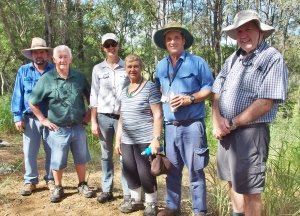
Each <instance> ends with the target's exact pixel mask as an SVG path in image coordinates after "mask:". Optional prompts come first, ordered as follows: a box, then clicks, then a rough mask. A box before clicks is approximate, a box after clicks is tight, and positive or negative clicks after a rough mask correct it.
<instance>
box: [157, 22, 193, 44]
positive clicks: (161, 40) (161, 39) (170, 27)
mask: <svg viewBox="0 0 300 216" xmlns="http://www.w3.org/2000/svg"><path fill="white" fill-rule="evenodd" d="M170 31H179V32H181V33H182V34H183V36H184V38H185V44H184V49H188V48H190V47H191V46H192V45H193V42H194V37H193V35H192V34H191V33H190V32H189V31H188V30H187V29H185V28H183V27H182V26H181V25H180V24H179V23H177V22H170V23H168V24H167V25H166V26H165V27H164V28H162V29H159V30H157V31H156V32H155V33H154V35H153V41H154V43H155V45H156V46H157V47H159V48H161V49H167V48H166V44H165V35H166V33H167V32H170Z"/></svg>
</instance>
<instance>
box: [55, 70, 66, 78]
mask: <svg viewBox="0 0 300 216" xmlns="http://www.w3.org/2000/svg"><path fill="white" fill-rule="evenodd" d="M56 71H57V73H58V75H59V76H60V77H61V78H63V79H67V78H68V75H69V69H66V70H60V69H57V68H56Z"/></svg>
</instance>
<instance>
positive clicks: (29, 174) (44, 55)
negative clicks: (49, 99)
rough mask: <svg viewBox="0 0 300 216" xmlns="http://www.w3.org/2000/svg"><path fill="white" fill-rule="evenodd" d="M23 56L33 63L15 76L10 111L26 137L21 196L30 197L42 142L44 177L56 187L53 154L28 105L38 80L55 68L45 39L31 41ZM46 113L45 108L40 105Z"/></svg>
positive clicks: (42, 129) (36, 178)
mask: <svg viewBox="0 0 300 216" xmlns="http://www.w3.org/2000/svg"><path fill="white" fill-rule="evenodd" d="M22 54H23V55H24V56H25V57H26V58H28V59H30V60H31V61H32V62H30V63H29V64H25V65H22V66H21V67H20V68H19V70H18V72H17V76H16V81H15V86H14V91H13V95H12V100H11V111H12V113H13V117H14V122H15V127H16V129H17V130H18V131H20V132H22V133H23V153H24V166H25V175H24V186H23V187H22V189H21V191H20V193H21V195H23V196H28V195H30V194H31V193H32V191H33V190H35V189H36V184H37V183H38V182H39V179H38V176H39V175H38V167H37V155H38V152H39V147H40V141H41V138H42V140H43V145H44V150H45V155H46V162H45V169H46V175H45V177H44V179H45V181H46V183H47V185H48V187H49V189H52V188H53V187H54V182H53V176H52V173H51V171H50V157H51V150H50V147H49V145H48V143H47V142H46V140H45V137H44V135H43V134H44V127H43V126H42V125H41V124H40V122H39V121H38V119H37V118H36V117H35V116H34V114H33V113H32V111H31V109H30V107H29V105H28V98H29V95H30V93H31V91H32V89H33V87H34V86H35V84H36V83H37V81H38V80H39V78H40V77H41V76H42V75H43V74H44V73H46V72H48V71H50V70H51V69H53V67H54V66H53V64H51V63H48V60H49V59H50V58H51V57H52V48H50V47H48V46H47V45H46V41H45V40H43V39H42V38H39V37H35V38H33V39H32V42H31V47H30V48H28V49H24V50H22ZM40 106H41V108H42V110H43V111H44V112H46V110H45V109H46V108H45V107H43V105H42V104H41V105H40Z"/></svg>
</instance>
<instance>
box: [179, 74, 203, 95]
mask: <svg viewBox="0 0 300 216" xmlns="http://www.w3.org/2000/svg"><path fill="white" fill-rule="evenodd" d="M177 76H178V78H179V79H180V81H179V82H180V83H181V84H180V85H176V88H178V89H179V92H180V93H183V94H184V93H186V94H190V93H191V92H195V91H197V90H199V86H200V84H199V82H198V80H197V78H196V76H195V74H193V73H183V74H180V73H178V74H177ZM174 84H175V83H174ZM196 88H198V89H196Z"/></svg>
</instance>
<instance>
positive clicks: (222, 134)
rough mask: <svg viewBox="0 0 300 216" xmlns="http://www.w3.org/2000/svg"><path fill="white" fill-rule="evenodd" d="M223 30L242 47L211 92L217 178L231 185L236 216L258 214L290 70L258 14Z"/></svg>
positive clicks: (247, 13) (243, 17) (238, 18)
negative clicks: (272, 133) (272, 134)
mask: <svg viewBox="0 0 300 216" xmlns="http://www.w3.org/2000/svg"><path fill="white" fill-rule="evenodd" d="M223 31H224V32H225V33H226V34H227V35H228V36H229V37H231V38H232V39H234V40H236V41H237V44H238V46H239V49H238V51H236V52H234V53H233V54H232V55H231V56H230V57H229V58H228V59H227V60H226V61H225V63H224V65H223V67H222V69H221V71H220V73H219V75H218V76H217V78H216V81H215V83H214V85H213V89H212V91H213V93H214V96H213V110H212V111H213V112H212V114H213V133H214V136H215V137H216V138H217V139H219V140H220V144H219V145H218V153H217V166H218V176H219V177H220V179H222V180H224V181H227V182H228V183H229V187H230V196H231V205H232V210H233V213H232V215H233V216H244V215H247V216H260V215H262V199H261V193H262V192H263V190H264V184H265V174H266V162H267V159H268V148H269V142H270V132H269V127H268V123H270V122H272V121H273V120H274V118H275V116H276V113H277V110H278V105H279V104H280V103H283V102H284V101H285V100H286V98H287V92H288V89H287V87H288V70H287V66H286V64H285V63H284V60H283V57H282V55H281V54H280V53H279V52H278V51H277V50H276V49H275V48H273V47H270V46H269V45H268V44H267V42H266V41H265V39H266V38H267V37H269V36H270V35H271V34H272V33H273V32H274V28H273V27H272V26H269V25H266V24H264V23H262V22H261V21H260V18H259V16H258V14H257V12H255V11H252V10H243V11H240V12H239V13H237V15H236V16H235V18H234V22H233V24H232V25H229V26H227V27H226V28H224V29H223Z"/></svg>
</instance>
